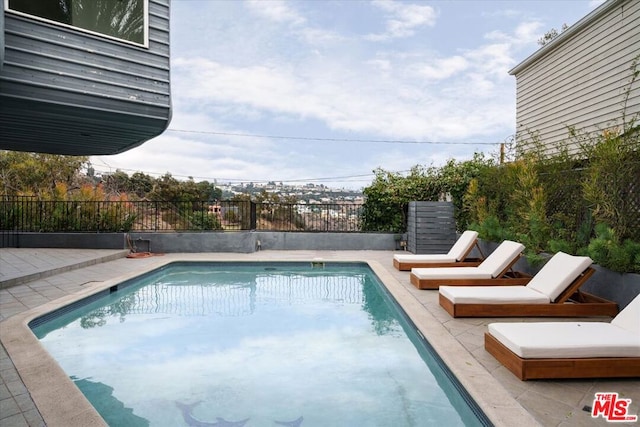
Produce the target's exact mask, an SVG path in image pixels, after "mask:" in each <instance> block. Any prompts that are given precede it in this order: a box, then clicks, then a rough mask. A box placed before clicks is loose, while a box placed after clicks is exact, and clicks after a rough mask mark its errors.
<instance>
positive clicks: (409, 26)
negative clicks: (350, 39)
mask: <svg viewBox="0 0 640 427" xmlns="http://www.w3.org/2000/svg"><path fill="white" fill-rule="evenodd" d="M373 5H375V6H377V7H378V8H380V9H382V10H383V11H385V12H387V13H388V19H387V22H386V31H385V32H384V33H381V34H369V35H367V36H366V37H365V38H366V39H367V40H371V41H384V40H389V39H395V38H404V37H410V36H412V35H414V34H415V32H416V30H417V29H418V28H420V27H423V26H433V25H435V23H436V12H435V10H434V9H433V8H432V7H431V6H424V5H416V4H407V3H401V2H395V1H392V0H374V1H373Z"/></svg>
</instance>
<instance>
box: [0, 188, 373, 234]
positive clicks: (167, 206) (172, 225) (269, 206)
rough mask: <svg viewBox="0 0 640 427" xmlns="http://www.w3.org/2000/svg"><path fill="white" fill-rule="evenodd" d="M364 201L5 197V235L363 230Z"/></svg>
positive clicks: (1, 223)
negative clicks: (75, 199)
mask: <svg viewBox="0 0 640 427" xmlns="http://www.w3.org/2000/svg"><path fill="white" fill-rule="evenodd" d="M361 212H362V204H361V203H323V204H317V203H296V204H288V203H254V202H250V201H217V202H207V201H43V200H36V199H34V198H31V197H21V196H18V197H4V198H2V200H0V230H1V231H0V232H2V233H3V241H4V240H5V238H6V240H10V239H11V236H12V235H13V234H15V233H17V232H128V231H156V232H168V231H239V230H259V231H306V232H359V231H361V229H360V224H361Z"/></svg>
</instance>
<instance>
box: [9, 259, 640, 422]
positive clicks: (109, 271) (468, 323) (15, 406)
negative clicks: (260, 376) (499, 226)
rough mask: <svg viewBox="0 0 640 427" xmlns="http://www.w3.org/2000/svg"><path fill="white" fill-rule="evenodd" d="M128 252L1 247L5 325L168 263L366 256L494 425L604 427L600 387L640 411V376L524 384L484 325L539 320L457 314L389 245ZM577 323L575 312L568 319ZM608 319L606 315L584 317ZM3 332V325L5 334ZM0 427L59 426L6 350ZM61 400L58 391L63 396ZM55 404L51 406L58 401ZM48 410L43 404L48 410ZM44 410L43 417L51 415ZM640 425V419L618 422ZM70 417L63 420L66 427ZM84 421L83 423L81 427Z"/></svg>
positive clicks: (65, 408)
mask: <svg viewBox="0 0 640 427" xmlns="http://www.w3.org/2000/svg"><path fill="white" fill-rule="evenodd" d="M127 253H128V251H122V250H80V249H11V248H6V249H0V322H1V323H0V328H3V329H4V328H6V327H7V322H6V320H7V319H9V318H11V317H12V316H14V315H19V314H22V313H25V312H27V311H28V310H31V309H35V308H38V307H42V306H43V305H44V304H47V303H49V302H50V301H53V300H56V299H58V298H63V297H68V296H69V295H72V294H75V293H78V292H83V293H86V292H88V291H89V290H91V289H93V288H99V287H101V286H105V285H106V284H107V282H110V281H114V280H115V281H117V280H119V278H121V277H126V276H131V275H135V274H136V272H138V271H141V270H145V269H148V268H152V267H153V266H155V265H159V264H161V263H165V262H167V261H171V260H184V259H188V260H216V261H224V260H241V261H242V260H246V261H271V260H273V261H283V260H315V259H322V260H325V261H366V262H369V263H370V264H371V265H372V266H373V267H375V268H374V270H375V271H376V274H378V276H380V278H381V279H382V281H383V282H384V283H385V285H386V286H387V288H388V289H389V291H390V292H391V294H392V295H393V296H394V298H395V299H396V300H397V301H398V302H399V303H400V305H401V306H402V307H403V308H404V309H405V311H406V312H407V313H408V314H409V315H410V317H411V318H412V320H413V322H414V323H415V324H416V326H417V327H418V329H420V331H421V332H422V333H423V335H424V336H425V338H426V339H427V340H428V341H429V342H430V343H431V345H432V346H433V347H434V348H435V349H436V351H437V352H438V354H439V355H440V356H441V357H442V359H443V360H444V361H445V363H446V364H447V365H448V366H449V368H450V369H451V371H452V372H453V373H454V374H455V375H456V377H457V378H458V379H459V380H460V382H461V383H462V384H463V385H464V387H465V388H466V389H467V390H468V391H469V393H470V394H471V395H472V397H473V398H474V399H475V400H476V402H477V403H478V404H479V406H480V407H481V408H482V409H483V411H484V412H485V413H486V414H487V416H488V417H489V418H490V419H491V420H492V422H493V423H494V424H495V425H497V426H514V425H518V426H522V427H524V426H534V425H542V426H602V425H606V424H607V421H605V420H604V419H603V418H597V419H594V418H591V414H590V412H588V411H585V410H584V409H583V408H584V407H585V406H587V407H591V406H592V404H593V400H594V394H595V393H596V392H617V393H618V394H619V395H620V396H621V397H624V398H627V399H631V400H632V404H631V408H630V413H631V414H638V413H639V412H640V409H639V408H640V380H638V379H635V380H544V381H528V382H522V381H520V380H518V379H517V378H516V377H515V376H514V375H513V374H511V372H509V371H508V370H507V369H506V368H504V367H503V366H502V365H500V364H499V363H498V362H497V361H496V360H495V359H494V358H493V357H492V356H491V355H489V354H488V353H487V352H486V351H485V350H484V345H483V342H484V341H483V335H484V333H485V331H486V325H487V324H488V323H491V322H495V321H517V320H526V321H531V320H535V319H500V320H496V319H484V318H483V319H453V318H451V317H450V316H449V314H447V313H446V312H445V311H444V309H442V308H441V307H440V306H439V304H438V292H437V291H424V290H423V291H421V290H417V289H416V288H415V287H414V286H412V285H411V284H410V282H409V274H410V273H409V272H400V271H398V270H396V269H394V268H393V264H392V257H393V253H394V252H392V251H259V252H254V253H249V254H239V253H198V254H192V253H190V254H175V253H174V254H166V255H163V256H153V257H148V258H136V259H129V258H126V257H125V256H126V255H127ZM570 320H575V319H570ZM588 320H591V321H608V320H609V319H608V318H600V319H595V318H592V319H588ZM3 332H6V331H3ZM0 379H1V382H0V425H2V426H3V427H17V426H43V425H50V426H53V425H61V424H60V423H59V422H58V421H55V420H51V419H49V418H47V419H46V420H43V415H42V414H41V411H40V410H39V409H38V407H36V404H35V403H34V401H33V399H32V397H31V393H33V390H31V393H30V390H28V389H27V387H26V386H25V384H24V383H23V380H22V378H21V375H20V373H19V372H18V370H17V369H16V367H15V365H14V361H13V360H12V358H11V357H10V356H9V354H8V353H7V350H6V348H5V346H4V343H3V345H2V347H1V348H0ZM61 400H62V398H61ZM76 403H77V402H65V404H64V405H60V406H59V411H60V412H61V413H59V414H58V416H59V417H60V418H56V420H60V419H64V417H65V415H66V414H65V412H64V411H67V413H68V414H71V413H73V408H69V405H74V404H76ZM54 406H55V405H54ZM42 412H45V413H48V412H47V411H42ZM45 417H46V415H45ZM69 418H72V416H71V415H69ZM617 424H618V425H638V423H617ZM70 425H71V424H66V425H65V427H68V426H70ZM78 425H82V424H78ZM85 425H86V424H85Z"/></svg>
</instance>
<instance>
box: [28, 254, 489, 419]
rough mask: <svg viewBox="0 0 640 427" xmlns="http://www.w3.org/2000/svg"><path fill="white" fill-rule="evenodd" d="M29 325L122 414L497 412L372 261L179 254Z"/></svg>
mask: <svg viewBox="0 0 640 427" xmlns="http://www.w3.org/2000/svg"><path fill="white" fill-rule="evenodd" d="M30 326H31V327H32V328H33V330H34V333H35V334H36V335H37V336H38V337H39V338H40V340H41V342H42V344H43V345H44V346H45V347H46V348H47V349H48V351H49V352H50V353H51V354H52V356H53V357H54V358H55V359H56V360H57V361H58V363H59V364H60V365H61V366H62V368H63V369H64V370H65V371H66V372H67V374H68V375H69V376H70V377H72V378H73V379H74V381H75V382H76V385H78V387H79V388H80V389H81V390H82V391H83V393H85V395H86V396H87V398H88V399H89V400H90V401H91V402H92V403H93V404H94V406H95V407H96V408H97V409H98V411H99V412H100V414H101V415H102V416H103V418H105V419H106V420H107V421H108V422H109V423H110V424H112V425H227V424H224V423H225V422H232V423H235V424H228V425H247V426H251V425H302V426H313V425H322V426H327V425H358V426H366V425H392V426H401V425H407V426H409V425H431V424H435V423H438V424H446V425H481V424H489V422H488V420H487V419H486V417H484V415H483V414H482V413H481V411H479V410H478V408H477V407H476V405H475V404H474V403H473V401H472V400H471V399H470V398H469V396H468V395H466V393H465V392H464V390H461V388H460V387H459V385H458V384H457V382H456V381H455V379H453V378H451V375H450V374H449V373H448V371H447V370H446V369H444V368H443V366H442V365H441V363H440V362H439V359H438V357H437V356H435V355H434V354H432V352H431V351H430V348H429V346H428V344H427V343H426V342H425V341H424V340H423V339H422V338H421V337H420V336H419V335H418V334H417V332H416V330H415V328H414V327H413V325H412V324H411V323H410V322H409V321H408V320H407V319H406V318H405V316H404V315H403V313H402V311H401V310H400V309H399V308H398V307H397V305H396V304H394V302H393V301H392V299H391V297H390V296H389V295H388V294H387V293H386V291H385V290H384V287H383V286H382V285H381V284H380V282H379V281H378V280H377V278H376V276H375V274H374V273H373V272H372V271H371V270H370V269H369V267H368V266H367V265H366V264H363V263H349V264H346V263H330V264H324V263H322V264H320V263H318V264H316V265H312V264H311V263H269V264H264V263H173V264H169V265H168V266H165V267H162V268H160V269H158V270H156V271H153V272H150V273H147V274H145V275H143V276H141V277H139V278H136V279H134V280H129V281H126V282H123V283H121V284H118V285H117V286H112V287H110V288H109V289H105V290H104V291H102V292H100V293H98V294H96V295H94V296H92V297H91V298H90V299H89V300H87V299H85V300H82V301H80V302H77V303H74V304H72V305H71V306H68V307H66V308H65V309H63V310H57V311H55V312H53V313H50V314H47V315H45V316H42V317H40V318H38V319H35V320H34V321H32V322H31V323H30ZM202 423H208V424H202Z"/></svg>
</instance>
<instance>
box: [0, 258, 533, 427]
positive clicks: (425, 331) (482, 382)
mask: <svg viewBox="0 0 640 427" xmlns="http://www.w3.org/2000/svg"><path fill="white" fill-rule="evenodd" d="M182 261H187V262H188V261H197V262H206V261H220V259H219V258H218V259H216V258H215V257H214V256H213V255H212V256H211V259H207V258H206V257H205V258H203V257H202V256H193V257H192V256H189V255H188V254H182V255H179V256H176V257H167V258H164V257H163V258H158V260H157V261H156V262H152V263H150V264H149V265H147V266H145V267H144V268H141V269H140V270H138V271H135V272H130V273H127V274H124V275H122V276H119V277H116V278H114V279H110V280H107V281H105V282H101V283H97V284H93V285H89V286H87V288H86V289H83V290H82V291H79V292H76V293H73V294H70V295H66V296H64V297H61V298H58V299H56V300H53V301H50V302H48V303H45V304H43V305H41V306H38V307H36V308H33V309H30V310H27V311H25V312H23V313H19V314H17V315H15V316H12V317H10V318H8V319H6V320H5V321H3V322H2V326H3V327H2V328H0V341H2V343H3V344H4V346H5V349H6V351H7V353H8V354H9V356H10V357H11V359H12V361H13V363H14V365H15V367H16V370H17V371H18V373H19V375H20V377H21V378H22V381H23V382H24V384H25V386H26V387H27V389H28V390H29V392H30V394H31V396H32V399H33V401H34V403H35V404H36V407H37V408H38V410H39V411H40V413H41V415H42V417H43V419H44V420H45V422H46V423H47V425H48V426H57V425H60V426H65V427H75V426H78V427H85V426H89V425H90V426H106V425H107V424H106V423H105V421H104V420H103V419H102V417H100V415H99V414H98V412H97V411H96V410H95V408H94V407H93V406H92V405H91V404H90V403H89V401H88V400H87V399H86V398H85V397H84V395H83V394H82V392H81V391H80V390H79V389H78V388H77V387H76V385H75V384H74V383H73V381H71V379H69V378H68V376H67V375H66V373H65V372H64V371H63V370H62V368H60V366H59V365H58V363H57V362H56V361H55V360H54V359H53V358H52V357H51V356H50V355H49V353H48V352H47V351H46V350H45V349H44V347H43V346H42V345H41V344H40V342H39V341H38V339H37V338H36V337H35V335H34V334H33V333H32V332H31V329H30V328H29V326H28V324H29V322H31V321H32V320H33V319H35V318H37V317H39V316H42V315H44V314H46V313H49V312H51V311H53V310H55V309H58V308H61V307H64V306H66V305H69V304H72V303H73V302H75V301H78V300H80V299H82V298H84V297H87V296H90V295H92V294H95V293H97V292H100V291H103V290H105V289H109V288H110V287H112V286H114V285H117V284H120V283H122V282H124V281H127V280H130V279H132V278H135V277H137V276H140V275H141V274H144V273H146V272H149V271H151V270H154V269H157V268H161V267H163V266H166V265H168V264H172V263H175V262H182ZM260 261H264V262H279V261H280V262H285V261H287V260H285V259H283V260H279V261H276V260H252V261H251V262H260ZM292 261H295V262H317V261H326V262H330V263H342V262H359V263H365V264H367V265H368V266H369V267H370V268H371V269H372V270H373V271H374V273H375V274H376V275H377V276H378V278H379V279H380V281H381V282H382V283H383V284H384V285H385V287H386V288H387V290H388V291H389V293H390V294H391V295H392V296H393V298H394V299H395V300H396V301H397V302H398V304H399V305H400V306H401V307H402V308H403V310H404V312H405V313H406V314H407V316H408V317H409V318H410V319H411V321H412V322H413V323H414V325H415V326H416V328H417V329H418V330H419V332H420V333H421V334H422V335H423V336H424V337H425V339H426V340H427V341H428V342H429V344H430V345H431V346H432V347H433V348H434V350H435V351H436V352H437V353H438V355H439V356H440V358H441V359H442V360H443V362H444V363H445V364H446V365H447V367H448V368H449V370H450V371H451V372H452V373H453V375H454V376H455V377H456V378H457V379H458V381H459V382H460V383H461V384H462V386H463V387H464V388H465V389H466V390H467V392H468V393H469V394H470V396H471V397H472V398H473V399H474V401H475V402H476V403H477V405H478V406H479V407H480V409H481V410H482V411H483V412H484V413H485V415H486V416H487V417H488V418H489V419H490V420H491V422H492V423H493V424H494V425H498V426H500V425H505V426H507V425H508V426H512V425H518V426H521V427H526V426H539V425H540V424H539V422H538V421H537V420H536V419H535V418H534V417H533V416H532V415H531V414H530V413H529V412H528V411H526V410H525V409H524V408H523V407H522V406H521V405H520V404H519V403H518V402H517V401H516V400H515V399H514V398H513V397H512V396H511V395H510V394H509V392H508V391H507V390H506V389H505V388H504V387H503V386H502V385H501V384H500V383H499V381H498V380H497V379H496V378H494V377H493V376H492V374H491V373H490V372H488V371H487V370H486V369H485V368H484V367H483V366H482V365H481V364H480V363H479V362H478V361H477V360H476V359H475V358H474V356H473V355H471V353H469V351H468V350H467V349H465V348H464V346H463V345H462V344H461V343H460V342H459V341H458V340H456V338H455V337H453V336H452V335H451V333H450V332H449V331H447V329H446V328H445V327H444V326H443V325H442V324H441V322H439V321H438V320H437V319H436V318H435V317H433V315H432V314H431V313H429V311H428V310H425V307H424V306H423V305H422V303H420V302H419V301H418V300H417V299H416V297H415V296H414V295H412V294H411V293H410V292H409V291H408V290H407V289H406V288H405V287H404V286H403V285H402V284H401V283H400V282H399V281H398V279H396V278H395V277H394V276H393V275H392V274H391V273H390V272H389V271H388V270H387V269H386V268H385V267H383V266H382V265H381V264H380V263H379V262H377V261H374V260H368V259H366V257H364V258H350V259H341V260H322V259H318V258H310V259H306V260H305V259H295V260H292ZM224 262H239V263H245V262H247V260H246V259H225V260H224ZM487 390H491V392H490V393H487Z"/></svg>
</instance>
